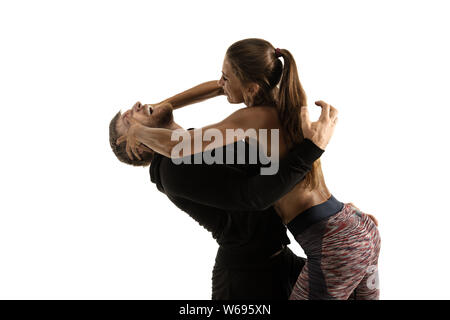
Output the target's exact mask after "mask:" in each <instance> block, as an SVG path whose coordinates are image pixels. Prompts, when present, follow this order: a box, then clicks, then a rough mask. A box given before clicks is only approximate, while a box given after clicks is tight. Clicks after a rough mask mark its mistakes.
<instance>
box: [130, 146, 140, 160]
mask: <svg viewBox="0 0 450 320" xmlns="http://www.w3.org/2000/svg"><path fill="white" fill-rule="evenodd" d="M131 151H132V152H133V154H134V155H135V156H136V158H138V160H142V159H141V157H140V156H139V152H138V150H137V149H136V147H134V148H131Z"/></svg>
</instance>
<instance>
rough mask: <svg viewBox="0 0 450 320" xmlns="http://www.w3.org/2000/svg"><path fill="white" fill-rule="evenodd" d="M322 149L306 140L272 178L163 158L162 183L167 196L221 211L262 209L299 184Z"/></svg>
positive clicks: (215, 165)
mask: <svg viewBox="0 0 450 320" xmlns="http://www.w3.org/2000/svg"><path fill="white" fill-rule="evenodd" d="M322 153H323V150H322V149H320V148H318V147H317V146H316V145H314V144H313V143H312V142H311V141H310V140H308V139H305V140H304V141H303V142H301V143H300V144H298V145H296V146H295V147H294V148H293V149H292V150H291V151H290V152H289V153H288V155H287V156H286V157H285V158H284V159H282V160H281V162H280V165H279V170H278V172H277V173H276V174H274V175H256V176H253V177H248V176H247V175H246V174H245V173H244V172H242V171H239V170H235V169H234V168H231V167H227V166H225V165H220V164H213V165H196V164H184V163H182V164H179V165H176V164H174V163H173V162H172V160H170V159H168V158H165V159H163V163H162V164H161V168H162V170H164V174H163V175H162V176H161V183H162V185H163V187H164V190H165V193H166V194H171V195H174V196H177V197H181V198H185V199H189V200H190V201H195V202H198V203H200V204H203V205H207V206H212V207H216V208H220V209H224V210H238V211H242V210H255V211H259V210H264V209H267V208H268V207H270V206H271V205H272V204H273V203H274V202H276V201H277V200H278V199H280V198H282V197H283V196H284V195H285V194H287V193H288V192H289V191H291V190H292V189H293V188H294V186H295V185H296V184H297V183H299V182H300V181H302V180H303V179H304V177H305V176H306V174H307V173H308V171H309V170H311V167H312V164H313V162H314V161H315V160H316V159H318V158H319V157H320V156H321V155H322Z"/></svg>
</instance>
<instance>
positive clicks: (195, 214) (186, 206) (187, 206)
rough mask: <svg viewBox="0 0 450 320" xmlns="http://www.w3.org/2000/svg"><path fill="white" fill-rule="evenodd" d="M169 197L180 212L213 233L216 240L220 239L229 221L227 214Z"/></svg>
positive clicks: (185, 200)
mask: <svg viewBox="0 0 450 320" xmlns="http://www.w3.org/2000/svg"><path fill="white" fill-rule="evenodd" d="M167 197H168V198H169V200H170V201H171V202H172V203H173V204H174V205H176V206H177V207H178V208H179V209H180V210H182V211H184V212H186V213H187V214H188V215H189V216H190V217H191V218H192V219H194V220H195V221H197V222H198V223H199V224H200V225H201V226H202V227H203V228H205V229H206V230H208V231H209V232H211V234H212V236H213V238H214V239H216V240H218V239H219V238H220V236H221V235H222V233H223V230H224V228H225V227H226V225H227V221H228V219H229V216H228V214H227V212H225V211H224V210H221V209H218V208H214V207H209V206H205V205H202V204H199V203H196V202H192V201H190V200H187V199H185V198H181V197H176V196H173V195H167Z"/></svg>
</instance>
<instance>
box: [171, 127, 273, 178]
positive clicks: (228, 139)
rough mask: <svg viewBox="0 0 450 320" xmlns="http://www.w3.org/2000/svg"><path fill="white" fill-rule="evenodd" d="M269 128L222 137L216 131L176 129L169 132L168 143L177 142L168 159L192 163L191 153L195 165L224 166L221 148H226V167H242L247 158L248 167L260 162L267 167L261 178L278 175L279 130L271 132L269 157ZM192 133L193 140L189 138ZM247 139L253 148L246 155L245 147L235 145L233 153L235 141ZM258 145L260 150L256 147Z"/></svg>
mask: <svg viewBox="0 0 450 320" xmlns="http://www.w3.org/2000/svg"><path fill="white" fill-rule="evenodd" d="M267 131H268V129H258V131H256V130H255V129H247V130H245V131H244V130H243V129H226V130H225V137H224V136H223V134H222V132H221V131H220V130H218V129H214V128H212V129H207V130H204V131H203V130H202V129H197V130H192V131H185V130H183V129H177V130H174V131H173V132H172V135H171V140H172V141H179V143H178V144H176V145H175V146H174V147H173V148H172V153H171V158H172V161H173V163H175V164H181V163H185V164H191V162H192V161H191V156H190V155H191V154H194V164H202V163H206V164H214V163H217V164H223V163H224V161H223V159H224V155H223V148H222V146H224V145H226V148H227V149H226V155H225V163H226V164H235V158H236V159H237V161H236V163H237V164H244V163H245V161H246V159H248V162H247V163H249V164H256V163H258V160H259V163H261V164H262V165H269V166H263V167H261V169H260V171H261V175H273V174H276V173H277V172H278V168H279V150H280V142H279V136H280V135H279V130H278V129H270V156H269V155H268V148H267V147H268V146H269V143H268V132H267ZM191 133H192V134H193V139H192V138H191ZM244 138H248V141H249V144H250V145H251V146H253V147H252V148H249V152H248V154H246V148H245V145H244V144H242V143H241V144H237V146H236V154H235V153H234V150H235V146H234V142H236V141H239V140H242V139H244ZM208 143H209V144H208ZM257 144H259V147H257ZM212 149H214V154H213V153H212V152H202V150H205V151H207V150H212Z"/></svg>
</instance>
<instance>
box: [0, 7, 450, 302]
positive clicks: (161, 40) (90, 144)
mask: <svg viewBox="0 0 450 320" xmlns="http://www.w3.org/2000/svg"><path fill="white" fill-rule="evenodd" d="M448 13H449V10H448V3H447V2H446V1H376V2H375V1H314V2H313V1H307V2H306V1H276V2H275V1H227V2H223V1H221V2H218V1H217V2H216V1H193V2H186V1H164V2H162V1H160V2H156V1H155V2H150V1H76V2H75V1H39V2H35V1H2V2H0V46H1V50H0V108H1V119H2V121H1V122H2V123H1V125H0V130H1V137H2V151H1V167H0V174H1V177H0V181H1V182H0V183H1V196H0V197H1V201H0V299H210V295H211V271H212V267H213V264H214V257H215V253H216V249H217V245H216V243H215V242H214V241H213V239H212V238H211V236H210V235H209V234H208V232H207V231H206V230H204V229H203V228H201V227H200V226H199V225H198V224H197V223H196V222H194V221H193V220H191V219H190V218H189V217H188V216H187V215H186V214H185V213H183V212H182V211H180V210H178V209H177V208H176V207H175V206H174V205H173V204H171V203H170V202H169V200H168V199H167V198H166V197H165V196H164V195H163V194H162V193H160V192H158V191H157V189H156V187H155V186H154V185H153V184H151V183H150V179H149V174H148V169H147V168H135V167H130V166H126V165H124V164H122V163H120V162H118V161H117V160H116V159H115V157H114V155H113V153H112V152H111V150H110V147H109V143H108V125H109V121H110V119H111V118H112V117H113V116H114V114H115V113H116V112H117V111H118V110H119V109H122V110H125V109H127V108H129V107H131V106H132V105H133V104H134V103H135V102H136V101H138V100H139V101H142V102H144V103H156V102H158V101H161V100H163V99H165V98H167V97H169V96H172V95H174V94H176V93H178V92H181V91H183V90H186V89H188V88H190V87H192V86H194V85H197V84H199V83H201V82H204V81H208V80H214V79H219V77H220V72H221V68H222V61H223V57H224V54H225V51H226V49H227V48H228V46H229V45H231V44H232V43H233V42H235V41H237V40H241V39H244V38H250V37H258V38H263V39H266V40H268V41H270V42H271V43H272V44H273V45H274V46H275V47H280V48H285V49H288V50H290V51H291V53H292V54H293V55H294V57H295V59H296V62H297V66H298V69H299V75H300V79H301V81H302V84H303V86H304V88H305V90H306V92H307V94H308V102H309V105H310V106H311V109H310V113H311V115H312V116H313V117H316V118H317V116H318V114H319V113H318V111H319V110H316V109H318V108H317V107H314V105H313V104H314V101H315V100H319V99H322V100H325V101H327V102H329V103H331V104H332V105H333V106H335V107H336V108H338V109H339V112H340V113H339V115H340V116H339V124H338V127H337V129H336V133H335V136H334V137H333V139H332V141H331V143H330V145H329V147H328V148H327V150H326V152H325V154H324V156H323V158H322V165H323V170H324V173H325V177H326V181H327V185H328V187H329V189H330V190H331V192H332V193H333V194H334V195H335V196H336V197H337V198H338V199H339V200H341V201H344V202H353V203H355V205H357V206H358V207H359V208H360V209H362V210H363V211H365V212H367V213H371V214H373V215H375V216H376V217H377V218H378V220H379V224H380V225H379V229H380V233H381V236H382V249H381V256H380V260H379V271H380V286H381V299H449V298H450V296H449V293H448V287H449V286H450V280H449V277H448V275H447V274H448V270H449V269H450V259H449V256H448V243H449V236H450V231H449V229H448V228H449V225H450V217H449V214H450V210H449V209H448V206H447V198H448V195H447V193H448V192H447V191H448V186H447V185H448V181H449V178H450V175H449V170H448V163H449V160H450V159H449V155H448V151H447V148H448V141H447V139H448V137H449V134H448V127H449V115H450V112H449V108H450V103H449V99H448V89H449V73H450V63H449V59H448V57H449V56H450V50H449V41H448V38H449V35H448V32H449V30H450V22H449V20H448ZM241 107H244V105H231V104H229V103H228V102H227V101H226V98H225V97H219V98H216V99H213V100H210V101H207V102H204V103H200V104H198V105H193V106H188V107H186V108H184V109H181V110H177V111H175V119H176V121H177V122H178V123H180V124H181V125H183V126H185V127H201V126H204V125H207V124H210V123H214V122H217V121H219V120H221V119H223V118H225V117H226V116H227V115H229V114H230V113H231V112H233V111H235V110H237V109H238V108H241ZM291 241H292V243H293V244H292V245H291V248H292V249H293V250H294V252H296V253H298V254H300V255H303V252H302V250H301V248H300V247H299V246H298V245H297V243H295V241H294V239H293V238H292V237H291Z"/></svg>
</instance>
